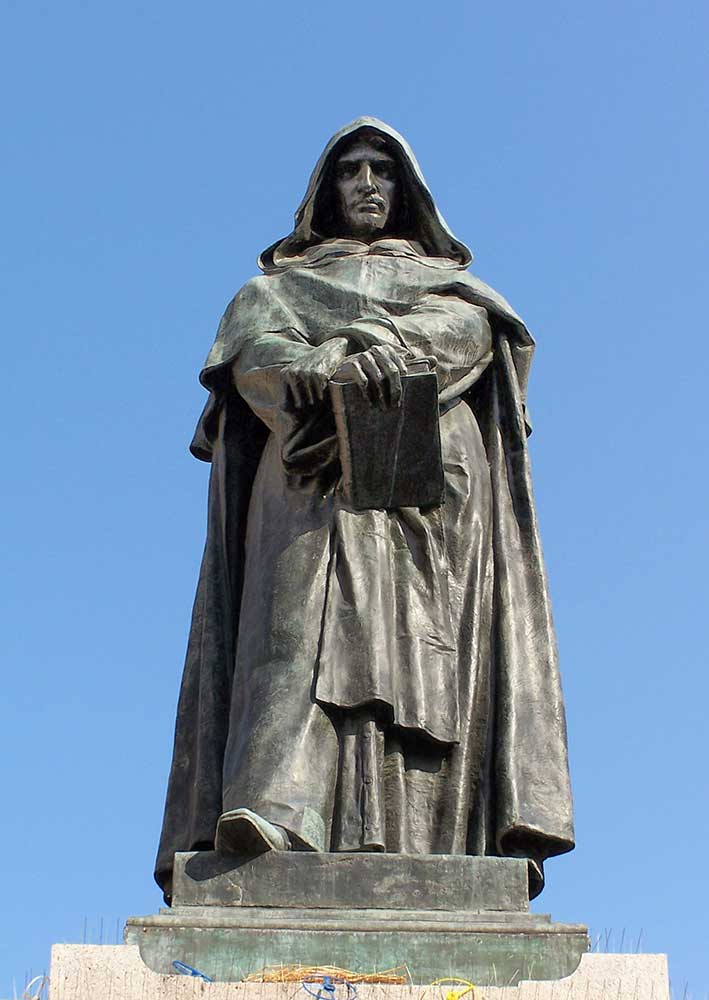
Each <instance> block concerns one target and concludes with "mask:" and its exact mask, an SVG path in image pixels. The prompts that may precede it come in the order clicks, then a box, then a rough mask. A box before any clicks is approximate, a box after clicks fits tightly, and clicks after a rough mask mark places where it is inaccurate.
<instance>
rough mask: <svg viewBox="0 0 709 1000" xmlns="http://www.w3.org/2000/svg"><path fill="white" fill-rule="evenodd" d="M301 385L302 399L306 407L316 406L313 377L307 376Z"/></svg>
mask: <svg viewBox="0 0 709 1000" xmlns="http://www.w3.org/2000/svg"><path fill="white" fill-rule="evenodd" d="M301 385H302V398H303V402H304V405H307V406H315V402H316V399H317V396H316V394H315V391H314V386H313V379H312V376H311V375H306V377H305V378H304V379H303V381H302V383H301Z"/></svg>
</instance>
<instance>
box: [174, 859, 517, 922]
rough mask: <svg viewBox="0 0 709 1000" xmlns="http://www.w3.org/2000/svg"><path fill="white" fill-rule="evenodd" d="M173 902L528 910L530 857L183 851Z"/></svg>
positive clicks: (225, 904) (175, 880)
mask: <svg viewBox="0 0 709 1000" xmlns="http://www.w3.org/2000/svg"><path fill="white" fill-rule="evenodd" d="M173 905H174V906H270V907H304V908H322V907H331V908H336V909H340V910H351V909H357V910H361V909H385V910H393V909H407V910H449V911H458V910H465V911H469V912H482V911H496V910H502V911H514V912H526V911H527V910H528V909H529V897H528V891H527V862H526V861H524V860H521V859H518V858H476V857H469V856H466V855H457V856H456V855H444V854H430V855H405V854H370V853H366V854H344V853H343V854H316V853H315V852H313V853H306V852H301V851H298V852H292V853H291V852H287V851H268V852H266V853H265V854H261V855H260V856H259V857H256V858H254V857H250V858H236V857H234V856H233V855H225V854H218V853H216V852H213V851H201V852H198V853H193V854H176V855H175V875H174V884H173Z"/></svg>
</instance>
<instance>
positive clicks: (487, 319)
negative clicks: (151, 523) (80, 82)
mask: <svg viewBox="0 0 709 1000" xmlns="http://www.w3.org/2000/svg"><path fill="white" fill-rule="evenodd" d="M385 128H387V127H385ZM387 134H389V135H392V134H393V135H396V134H395V133H393V132H392V131H391V130H390V131H389V132H388V133H387ZM336 138H337V137H336ZM399 139H400V137H399ZM399 139H398V140H397V141H399ZM400 141H401V142H402V143H403V140H400ZM330 147H331V148H332V143H331V144H330ZM402 148H403V147H402ZM405 152H406V155H407V156H410V161H409V162H411V164H412V167H411V172H412V176H414V177H417V176H418V174H417V171H418V167H417V165H416V164H415V161H414V160H413V155H412V154H410V152H408V147H406V149H405ZM327 154H328V150H327V149H326V152H325V154H323V159H322V160H321V164H320V165H319V167H320V173H319V174H318V168H316V172H315V174H314V178H315V180H314V181H311V189H312V190H310V192H309V195H310V198H309V196H308V195H306V200H305V203H304V204H305V205H306V209H307V206H308V205H310V206H312V203H313V197H314V192H316V191H317V183H318V176H321V175H322V165H323V164H324V163H325V162H326V159H327ZM421 183H423V182H422V181H421ZM417 192H418V194H419V195H420V197H422V198H424V199H425V196H426V193H427V189H425V188H424V189H423V194H422V195H421V190H420V189H417ZM428 197H429V198H430V195H428ZM305 216H306V217H307V210H306V212H305ZM303 217H304V213H303V208H302V207H301V210H300V218H301V222H302V219H303ZM431 219H432V220H433V221H431ZM435 224H438V225H439V226H441V227H443V228H442V230H441V233H442V235H439V244H440V243H444V242H445V238H446V234H447V233H448V230H447V229H446V228H445V224H444V223H443V222H442V220H440V217H439V216H438V215H437V214H434V215H433V216H431V217H430V218H429V219H428V230H426V227H425V226H424V225H422V227H421V232H422V234H423V236H424V241H423V242H419V241H417V240H413V239H412V240H404V239H382V240H379V241H376V242H375V243H373V244H371V245H366V244H364V243H359V242H358V241H356V240H342V239H329V240H324V241H320V242H316V241H311V243H310V245H309V246H305V247H302V246H301V247H299V248H298V252H292V250H291V252H285V251H287V250H288V249H289V248H288V246H287V245H285V244H284V243H281V244H279V245H276V246H275V247H274V248H271V250H270V251H269V252H267V254H266V255H265V267H264V270H265V271H266V273H265V274H263V275H261V276H260V277H257V278H254V279H252V280H251V281H250V282H248V283H247V284H246V285H245V286H244V288H243V289H242V290H241V292H240V293H239V294H238V295H237V296H236V298H235V299H234V300H233V302H232V303H231V304H230V306H229V307H228V309H227V311H226V313H225V315H224V318H223V320H222V323H221V324H220V328H219V331H218V334H217V339H216V342H215V345H214V347H213V348H212V351H211V352H210V355H209V357H208V359H207V363H206V365H205V368H204V370H203V373H202V376H201V377H202V381H203V383H204V384H205V386H206V387H207V388H208V389H209V390H210V393H211V396H210V402H209V404H208V406H207V408H206V410H205V413H204V415H203V417H202V419H201V421H200V425H199V427H198V432H197V435H196V437H195V440H194V442H193V451H194V453H195V454H196V455H197V456H198V457H201V458H204V459H206V460H209V461H211V462H212V476H211V482H210V500H209V524H208V533H207V543H206V546H205V554H204V559H203V563H202V570H201V574H200V582H199V586H198V592H197V598H196V601H195V609H194V614H193V623H192V630H191V634H190V641H189V646H188V654H187V663H186V667H185V674H184V679H183V686H182V691H181V697H180V704H179V707H178V718H177V727H176V736H175V752H174V757H173V766H172V771H171V776H170V782H169V787H168V798H167V805H166V811H165V820H164V825H163V833H162V838H161V845H160V850H159V855H158V863H157V870H156V878H157V880H158V882H159V883H160V884H161V885H162V886H163V888H164V890H165V892H166V898H169V894H170V870H171V864H172V856H173V854H174V852H175V851H176V850H194V849H204V848H210V847H211V846H212V845H213V840H214V831H215V827H216V822H217V820H218V818H219V815H220V814H221V813H222V812H226V811H228V810H232V809H236V808H241V807H247V808H249V809H252V810H253V811H254V812H256V813H258V814H259V815H261V816H263V817H264V818H265V819H267V820H269V821H270V822H272V823H276V824H279V825H281V826H283V827H284V828H285V829H286V830H287V831H288V833H289V835H290V838H291V841H292V843H293V846H294V848H296V849H300V850H316V851H352V850H384V851H396V852H404V853H450V854H462V853H470V854H481V855H482V854H488V855H490V854H493V855H511V856H521V857H525V858H527V859H528V860H529V870H530V890H531V893H532V894H533V895H534V894H536V893H537V892H539V891H540V890H541V888H542V885H543V867H542V865H543V861H544V859H545V858H547V857H549V856H551V855H554V854H559V853H562V852H564V851H566V850H570V849H571V847H572V846H573V826H572V810H571V797H570V788H569V781H568V766H567V758H566V732H565V722H564V712H563V702H562V698H561V688H560V682H559V674H558V665H557V659H556V647H555V641H554V634H553V626H552V621H551V613H550V608H549V600H548V591H547V585H546V578H545V574H544V567H543V561H542V556H541V548H540V544H539V537H538V532H537V526H536V516H535V512H534V505H533V500H532V493H531V478H530V472H529V462H528V454H527V445H526V437H527V431H528V428H527V426H526V422H525V411H524V397H525V391H526V381H527V375H528V371H529V364H530V361H531V354H532V351H533V341H532V339H531V337H530V336H529V334H528V332H527V331H526V329H525V327H524V325H523V324H522V322H521V320H519V318H518V317H517V316H516V314H515V313H514V312H513V311H512V309H511V308H510V307H509V305H508V304H507V303H506V302H505V301H504V299H502V298H501V297H500V296H499V295H498V294H497V293H496V292H494V291H493V290H492V289H490V288H489V287H488V286H486V285H484V284H483V283H482V282H480V281H479V280H478V279H476V278H474V277H473V276H472V275H471V274H470V273H469V272H468V271H467V270H465V266H464V265H465V260H464V259H463V260H462V261H461V259H460V254H459V253H458V251H457V249H456V248H459V247H461V246H462V245H461V244H458V243H457V242H455V243H454V242H453V238H452V237H451V239H450V241H449V244H448V245H449V246H450V247H452V249H450V251H449V252H450V256H448V255H441V256H437V255H436V254H435V253H432V252H431V251H432V250H435V249H438V248H437V247H435V246H434V247H432V246H431V237H430V232H431V231H435ZM301 230H302V226H301ZM426 236H428V245H426V241H425V238H426ZM456 256H457V259H456ZM343 330H344V331H346V335H347V338H348V352H350V353H353V352H356V351H358V350H363V349H366V348H368V347H370V346H372V345H375V344H381V343H387V344H391V345H393V346H394V347H395V348H396V349H397V350H398V351H400V352H401V353H402V356H406V357H421V356H425V357H430V358H434V359H435V362H436V372H437V376H438V384H439V407H440V430H441V447H442V454H443V465H444V476H445V500H444V503H443V505H442V506H441V507H438V508H433V509H425V510H424V509H422V510H419V509H416V508H402V509H399V510H389V511H385V510H366V511H355V510H353V509H351V508H350V507H349V506H348V504H347V503H346V501H345V499H344V498H343V495H342V491H341V489H340V468H339V460H338V452H337V442H336V437H335V430H334V423H333V416H332V410H331V407H330V404H329V401H328V400H327V399H325V400H324V401H323V403H322V404H320V405H319V406H316V407H313V408H310V409H309V410H307V411H295V410H294V409H293V408H292V406H291V405H290V403H289V400H288V397H287V395H286V392H285V389H284V384H283V381H282V379H281V370H282V368H283V366H284V365H286V364H288V363H289V362H290V361H292V360H294V359H295V358H298V357H301V356H303V355H307V353H308V352H310V351H312V350H313V348H315V347H317V346H319V345H320V344H322V343H324V342H325V341H327V340H328V339H330V338H332V337H339V336H341V335H342V331H343Z"/></svg>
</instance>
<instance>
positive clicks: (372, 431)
mask: <svg viewBox="0 0 709 1000" xmlns="http://www.w3.org/2000/svg"><path fill="white" fill-rule="evenodd" d="M401 388H402V395H401V403H400V405H399V406H397V407H392V408H391V409H388V410H383V409H382V408H381V407H380V406H378V405H377V403H375V402H373V401H372V400H371V399H370V398H369V397H368V396H366V395H365V394H364V393H363V392H362V390H361V388H360V387H359V385H357V384H356V383H354V382H339V381H337V382H336V381H334V380H333V381H331V382H330V397H331V399H332V408H333V410H334V413H335V424H336V427H337V441H338V446H339V451H340V464H341V465H342V488H343V491H344V495H345V499H346V501H347V502H348V503H349V504H350V506H352V507H353V508H354V509H355V510H372V509H384V510H386V509H391V508H396V507H435V506H440V505H441V504H442V503H443V493H444V482H443V461H442V458H441V435H440V426H439V417H438V379H437V378H436V375H435V373H434V372H432V371H431V370H430V365H429V364H428V362H426V361H423V362H414V363H413V364H411V365H410V366H409V373H408V374H406V375H402V377H401Z"/></svg>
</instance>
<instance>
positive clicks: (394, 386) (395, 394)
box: [383, 359, 402, 406]
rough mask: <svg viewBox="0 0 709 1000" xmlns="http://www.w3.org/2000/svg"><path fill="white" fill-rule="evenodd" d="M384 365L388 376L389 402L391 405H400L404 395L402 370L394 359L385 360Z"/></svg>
mask: <svg viewBox="0 0 709 1000" xmlns="http://www.w3.org/2000/svg"><path fill="white" fill-rule="evenodd" d="M383 366H384V372H385V376H386V387H387V393H388V396H389V404H390V405H391V406H399V405H400V404H401V395H402V385H401V371H400V370H399V368H398V367H397V365H396V364H395V363H394V362H393V361H389V360H388V359H387V360H386V361H385V362H383Z"/></svg>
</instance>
